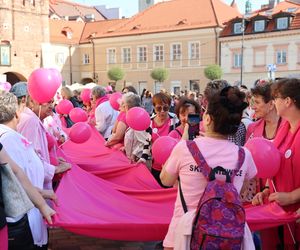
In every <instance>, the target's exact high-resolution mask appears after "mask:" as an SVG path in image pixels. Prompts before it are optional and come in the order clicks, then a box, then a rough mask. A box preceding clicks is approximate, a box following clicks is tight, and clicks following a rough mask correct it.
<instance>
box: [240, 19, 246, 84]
mask: <svg viewBox="0 0 300 250" xmlns="http://www.w3.org/2000/svg"><path fill="white" fill-rule="evenodd" d="M241 30H242V47H241V79H240V85H242V84H243V74H244V37H245V16H244V15H243V19H242V25H241Z"/></svg>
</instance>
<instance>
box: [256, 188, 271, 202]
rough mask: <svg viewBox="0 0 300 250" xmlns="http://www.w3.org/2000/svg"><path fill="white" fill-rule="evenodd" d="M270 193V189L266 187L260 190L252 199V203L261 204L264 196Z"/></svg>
mask: <svg viewBox="0 0 300 250" xmlns="http://www.w3.org/2000/svg"><path fill="white" fill-rule="evenodd" d="M269 194H270V190H269V189H268V188H267V189H265V190H263V191H262V192H259V193H257V194H256V195H255V196H254V197H253V199H252V205H254V206H258V205H263V204H264V200H265V198H267V197H268V196H269Z"/></svg>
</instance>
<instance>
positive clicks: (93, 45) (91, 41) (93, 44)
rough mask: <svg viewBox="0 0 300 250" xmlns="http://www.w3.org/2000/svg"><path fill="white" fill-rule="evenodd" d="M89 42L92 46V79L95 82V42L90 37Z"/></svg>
mask: <svg viewBox="0 0 300 250" xmlns="http://www.w3.org/2000/svg"><path fill="white" fill-rule="evenodd" d="M90 43H91V44H92V47H93V81H94V83H96V62H95V43H94V40H93V39H92V38H91V39H90Z"/></svg>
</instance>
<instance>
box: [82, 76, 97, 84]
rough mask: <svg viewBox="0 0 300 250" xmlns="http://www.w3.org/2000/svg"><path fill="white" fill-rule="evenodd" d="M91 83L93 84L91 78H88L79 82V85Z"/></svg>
mask: <svg viewBox="0 0 300 250" xmlns="http://www.w3.org/2000/svg"><path fill="white" fill-rule="evenodd" d="M91 82H94V81H93V79H92V78H89V77H87V78H82V79H81V81H80V83H81V84H88V83H91Z"/></svg>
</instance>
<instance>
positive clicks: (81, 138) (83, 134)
mask: <svg viewBox="0 0 300 250" xmlns="http://www.w3.org/2000/svg"><path fill="white" fill-rule="evenodd" d="M91 134H92V132H91V127H90V125H88V124H87V123H86V122H78V123H76V124H74V125H73V126H72V127H71V129H70V133H69V137H70V140H71V141H72V142H74V143H84V142H86V141H87V140H88V139H90V137H91Z"/></svg>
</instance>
